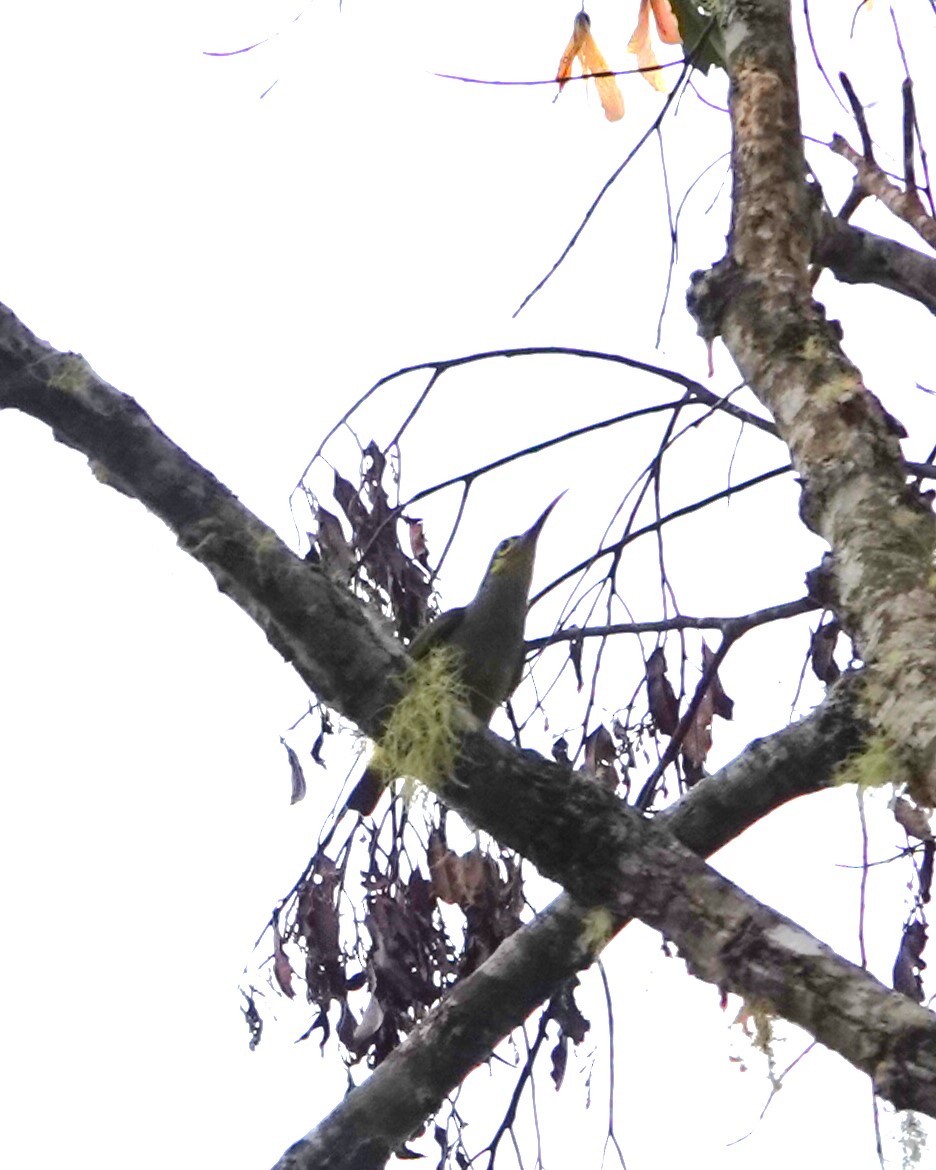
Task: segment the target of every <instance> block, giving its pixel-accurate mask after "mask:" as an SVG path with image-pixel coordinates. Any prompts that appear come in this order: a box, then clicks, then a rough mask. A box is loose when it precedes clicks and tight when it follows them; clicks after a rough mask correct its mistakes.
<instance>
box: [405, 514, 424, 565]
mask: <svg viewBox="0 0 936 1170" xmlns="http://www.w3.org/2000/svg"><path fill="white" fill-rule="evenodd" d="M402 519H403V522H404V523H405V524H406V526H407V528H408V529H409V542H410V552H411V553H412V554H413V559H414V560H417V561H419V563H420V564H421V565H422V566H423V568H428V567H429V545H428V544H427V543H426V534H425V532H424V531H423V522H422V520H421V519H417V518H416V517H414V516H404V517H403V518H402Z"/></svg>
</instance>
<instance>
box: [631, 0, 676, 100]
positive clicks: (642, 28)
mask: <svg viewBox="0 0 936 1170" xmlns="http://www.w3.org/2000/svg"><path fill="white" fill-rule="evenodd" d="M651 11H652V12H653V22H654V24H655V25H656V30H657V35H658V36H659V38H660V40H661V41H662V42H663V43H664V45H678V44H679V43H680V42H681V40H682V37H680V35H679V25H678V24H677V23H676V17H675V16H674V15H673V10H672V8H670V5H669V0H640V10H639V11H638V13H637V27H636V28H635V29H634V35H633V36H632V37H631V39H630V42H629V43H628V46H627V51H628V53H633V54H634V56H635V57H636V58H637V65H638V67H639V68H641V69H651V70H653V72H651V73H645V74H644V75H643V76H644V77H645V78H646V79H647V81H649V82H650V84H651V85H652V86H653V88H654V89H658V90H659V91H660V93H667V92H668V91H667V88H666V82H665V81H664V80H663V74H662V73H661V72H660V70H659V69H657V68H655V66H656V65H657V64H658V62H657V59H656V54H655V53H654V51H653V46H652V45H651V44H650V13H651Z"/></svg>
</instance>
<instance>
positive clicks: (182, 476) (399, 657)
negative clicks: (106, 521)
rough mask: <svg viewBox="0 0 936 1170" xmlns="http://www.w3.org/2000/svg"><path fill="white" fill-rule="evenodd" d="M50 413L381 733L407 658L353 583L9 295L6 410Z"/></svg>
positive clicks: (4, 343) (274, 639)
mask: <svg viewBox="0 0 936 1170" xmlns="http://www.w3.org/2000/svg"><path fill="white" fill-rule="evenodd" d="M3 407H14V408H15V409H17V410H21V411H23V412H24V413H25V414H29V415H31V416H32V417H33V418H37V419H39V420H40V421H41V422H44V423H47V424H48V425H49V426H50V427H51V428H52V431H53V434H54V435H55V438H56V439H58V440H59V442H62V443H65V444H67V445H68V446H69V447H74V448H75V449H77V450H78V451H81V452H83V453H84V454H85V455H87V456H88V461H89V463H90V465H91V469H92V471H93V472H94V474H95V475H96V476H97V477H98V479H100V480H101V481H102V482H103V483H105V484H107V485H108V486H110V487H113V488H115V489H116V490H118V491H120V492H123V493H124V494H125V495H128V496H131V497H132V498H134V499H137V500H139V501H140V502H141V503H142V504H144V505H145V506H146V507H147V508H148V509H149V510H150V511H151V512H153V513H154V514H155V515H156V516H158V517H159V518H160V519H161V520H163V521H164V522H165V523H166V525H167V526H168V527H169V528H170V529H171V530H172V531H173V532H174V533H175V535H176V537H177V538H178V541H179V544H180V546H181V547H182V548H183V549H184V550H185V552H187V553H189V554H190V555H191V556H193V557H194V558H195V559H196V560H197V561H200V562H201V564H203V565H204V566H205V568H206V569H208V571H209V572H210V573H211V574H212V576H213V577H214V578H215V581H216V582H217V584H218V588H219V589H220V590H221V591H222V592H223V593H226V594H227V595H228V596H229V597H231V598H233V600H234V601H236V602H237V604H238V605H239V606H240V607H241V608H242V609H243V610H244V611H245V612H246V613H247V614H248V615H249V616H250V617H251V618H253V620H254V621H255V622H256V623H257V625H258V626H259V627H260V628H261V629H262V630H263V632H264V633H265V634H266V636H267V638H268V639H269V641H270V643H271V644H272V645H273V646H274V647H275V649H276V650H278V651H279V653H280V654H282V656H283V657H284V658H285V659H286V661H287V662H289V663H290V664H291V665H292V666H294V667H295V669H296V670H297V671H298V673H299V674H300V676H301V677H302V678H303V680H304V681H305V682H306V683H307V684H308V685H309V687H311V688H312V690H314V691H315V692H316V694H318V695H319V696H320V697H321V699H322V700H323V701H324V702H326V703H328V704H329V705H331V706H334V707H335V708H336V709H337V710H339V711H341V712H342V713H343V714H345V715H347V716H349V717H350V718H351V719H353V720H354V721H355V722H356V723H357V724H358V726H359V727H361V728H362V730H364V731H366V732H368V733H369V734H373V733H374V732H375V731H377V730H378V729H379V726H380V713H381V711H383V710H384V709H385V708H386V707H387V706H388V704H389V703H390V702H391V700H392V697H393V691H392V689H391V688H392V681H390V680H392V678H393V677H394V675H395V674H398V673H399V671H400V670H401V669H403V668H404V667H405V666H406V663H407V661H408V660H407V658H406V656H405V654H404V652H403V650H402V648H401V646H400V645H399V643H398V642H396V641H395V640H394V639H393V638H391V637H389V636H388V635H387V634H386V633H384V632H383V631H382V630H381V628H380V627H379V624H378V623H377V622H376V621H375V620H374V619H373V617H372V615H371V614H370V612H369V611H368V610H367V609H366V607H365V606H363V605H362V604H361V603H360V602H358V601H357V599H356V598H354V597H353V596H352V595H351V594H350V593H349V592H348V590H347V589H344V588H342V587H340V586H339V585H337V584H335V582H333V581H331V580H330V579H329V578H328V577H327V576H326V574H325V573H323V572H322V571H321V570H319V569H318V568H317V567H315V566H313V565H310V564H309V563H308V562H306V561H303V560H302V559H301V558H299V557H297V556H296V555H295V554H294V553H293V552H291V551H290V550H289V549H288V548H287V547H286V545H285V544H283V542H282V541H281V540H280V539H279V537H278V536H277V535H276V533H275V532H273V531H272V530H271V529H270V528H268V527H267V526H266V525H265V524H263V523H262V522H261V521H260V520H258V519H257V517H256V516H254V515H253V513H252V512H250V511H249V510H248V509H247V508H245V507H244V506H243V504H241V503H240V501H239V500H238V499H237V497H236V496H235V495H234V494H233V493H232V492H231V491H229V490H228V488H226V487H224V485H223V484H220V483H219V482H218V481H217V480H216V479H215V477H214V476H213V475H211V473H210V472H208V471H206V470H205V468H204V467H202V466H201V465H200V464H198V463H196V462H195V460H194V459H192V458H191V457H190V456H188V455H187V454H186V453H185V452H184V451H182V450H181V449H180V448H179V447H177V446H176V445H175V443H173V442H172V441H171V440H170V439H169V438H168V437H167V436H166V435H165V434H163V432H162V431H161V430H160V429H159V428H158V427H157V426H156V424H155V423H154V422H153V420H152V419H151V418H150V417H149V415H148V414H147V413H146V411H144V410H143V408H142V407H141V406H139V405H138V404H137V403H136V402H135V401H134V399H132V398H130V397H128V396H127V395H125V394H122V393H121V392H120V391H119V390H115V389H114V388H113V386H110V385H108V384H107V383H106V382H105V381H104V380H103V379H102V378H99V377H98V376H97V375H96V374H95V373H94V371H93V370H92V369H91V367H90V366H89V365H88V364H87V362H85V360H84V359H83V358H82V357H80V356H79V355H78V354H62V353H59V352H58V351H57V350H55V349H53V348H52V347H51V346H50V345H48V344H47V343H46V342H44V341H40V340H39V339H38V338H37V337H35V336H34V335H33V334H32V333H31V332H30V331H29V330H28V329H27V328H26V326H25V325H23V324H22V322H20V321H19V320H18V319H17V318H16V316H15V315H14V314H13V313H12V312H11V311H10V310H9V309H7V308H6V307H5V306H2V305H0V408H3Z"/></svg>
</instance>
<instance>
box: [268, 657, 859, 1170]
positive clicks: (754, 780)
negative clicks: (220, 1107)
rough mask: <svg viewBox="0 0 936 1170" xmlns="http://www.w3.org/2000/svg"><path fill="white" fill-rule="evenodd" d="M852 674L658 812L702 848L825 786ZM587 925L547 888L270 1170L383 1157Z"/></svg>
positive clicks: (847, 749) (582, 960)
mask: <svg viewBox="0 0 936 1170" xmlns="http://www.w3.org/2000/svg"><path fill="white" fill-rule="evenodd" d="M856 683H857V680H856V679H851V680H848V681H846V680H843V681H842V683H840V684H839V686H837V687H836V688H835V690H834V691H833V692H831V693H830V695H829V697H828V698H827V699H826V701H825V702H824V703H823V704H822V705H821V706H820V707H819V708H817V710H816V711H814V712H813V713H812V714H811V715H809V716H808V717H807V718H806V719H804V720H802V721H801V722H800V723H798V724H795V725H793V726H791V727H786V728H784V729H783V730H782V731H780V732H777V733H776V734H775V735H772V736H769V737H767V738H766V739H762V740H757V741H755V742H754V743H752V744H751V745H750V746H749V747H748V748H747V749H746V750H745V751H744V752H742V754H741V755H740V756H739V757H738V759H737V760H735V761H734V762H733V763H731V764H729V765H728V766H727V767H725V768H723V769H722V770H721V771H720V772H718V773H716V774H715V775H713V776H710V777H708V778H706V779H705V780H703V781H701V782H700V783H699V784H698V785H697V786H696V787H695V788H694V789H692V791H691V792H689V793H688V794H687V795H686V796H684V797H683V798H682V799H681V800H679V801H678V802H677V803H676V804H674V805H671V806H670V808H668V809H666V810H665V811H664V812H663V813H661V814H660V816H659V819H660V820H661V821H663V822H665V823H666V825H667V826H668V827H669V828H670V829H671V830H672V832H673V833H674V835H675V836H676V837H677V838H678V839H679V840H680V841H682V843H683V844H684V845H687V846H688V847H689V848H690V849H692V850H693V851H695V852H696V853H699V854H702V855H708V854H710V853H714V852H715V851H716V850H717V849H720V848H721V847H722V846H723V845H726V844H727V843H728V841H730V840H732V839H733V838H734V837H736V836H738V835H739V834H740V833H742V832H743V831H744V830H745V829H746V828H749V827H750V826H751V825H752V824H753V823H754V822H755V821H757V820H759V819H760V818H761V817H763V816H766V815H767V814H768V813H770V812H772V811H773V810H774V809H776V808H779V807H780V806H781V805H782V804H785V803H786V802H787V801H789V800H792V799H794V798H795V797H797V796H802V795H805V794H807V793H810V792H815V791H818V790H819V789H821V788H824V787H827V786H828V785H829V784H830V783H831V782H832V778H833V776H834V773H835V770H836V768H837V767H839V766H840V764H841V763H842V762H843V760H844V759H845V758H846V757H847V756H848V755H850V754H851V753H852V752H854V751H856V750H858V748H859V747H860V744H861V739H862V734H863V733H862V729H861V727H860V725H859V724H858V723H857V722H856V719H855V714H854V690H855V686H856ZM625 925H626V921H623V920H622V921H620V922H617V923H615V928H616V929H621V928H623V926H625ZM587 931H588V914H587V911H585V910H583V909H582V908H581V907H580V906H578V905H577V904H576V903H575V902H573V901H572V899H571V898H570V897H569V896H568V895H567V894H563V895H561V896H560V897H559V898H557V899H556V901H555V902H553V903H552V905H551V906H549V907H548V908H547V909H546V910H544V911H543V912H542V913H541V914H539V915H538V916H537V917H536V918H535V919H534V921H533V922H531V923H529V924H528V925H526V926H523V927H521V928H520V930H518V931H517V932H516V933H515V934H513V935H511V937H510V938H508V939H507V940H506V942H504V943H503V944H502V945H501V946H500V947H499V948H498V949H497V950H496V951H495V952H494V954H493V955H492V956H491V958H490V959H488V961H487V962H486V963H484V964H483V966H482V967H480V968H479V969H478V970H477V971H476V972H474V974H472V975H470V976H469V977H468V978H467V979H464V980H462V981H461V982H460V983H459V984H458V985H457V986H456V987H455V988H454V989H453V990H452V992H451V993H450V994H449V995H448V996H447V997H446V999H445V1000H444V1001H443V1002H442V1003H441V1004H440V1005H439V1006H438V1007H437V1008H436V1009H435V1010H434V1011H432V1012H431V1013H430V1014H429V1015H428V1016H426V1018H425V1019H424V1020H423V1021H421V1023H420V1024H419V1026H418V1027H417V1028H416V1029H415V1030H414V1032H413V1033H412V1034H411V1035H410V1036H409V1037H407V1039H406V1040H405V1041H404V1043H403V1044H402V1045H401V1046H400V1047H399V1048H397V1049H396V1050H395V1051H394V1052H393V1053H391V1055H390V1056H389V1057H388V1058H387V1059H386V1060H385V1061H384V1062H383V1063H382V1064H381V1065H380V1066H379V1067H378V1068H377V1069H375V1071H374V1072H373V1073H372V1074H371V1076H370V1077H369V1078H368V1079H367V1080H366V1081H365V1082H364V1083H363V1084H362V1085H361V1086H360V1087H358V1088H357V1089H355V1090H353V1092H351V1093H349V1094H348V1096H346V1097H345V1098H344V1100H343V1101H342V1102H341V1103H340V1104H339V1105H338V1106H337V1107H336V1108H335V1109H334V1110H333V1112H332V1113H330V1114H329V1115H328V1117H327V1118H325V1119H324V1120H323V1121H322V1122H321V1123H320V1124H319V1125H318V1126H316V1128H315V1129H314V1130H312V1132H311V1133H309V1134H307V1135H306V1136H305V1138H303V1139H302V1141H300V1142H298V1143H296V1145H295V1146H294V1147H292V1150H291V1151H289V1152H288V1153H287V1154H285V1155H284V1157H283V1159H282V1160H281V1161H280V1162H279V1163H278V1165H277V1168H276V1170H311V1168H312V1167H316V1168H321V1167H325V1166H328V1167H330V1170H367V1168H368V1167H369V1166H374V1167H378V1166H382V1165H383V1164H384V1162H385V1161H386V1156H387V1154H388V1153H389V1151H390V1150H392V1149H394V1148H396V1147H398V1146H399V1145H400V1144H401V1143H402V1142H403V1141H404V1140H405V1139H406V1138H407V1137H408V1136H409V1135H410V1134H411V1133H413V1132H414V1131H415V1130H416V1129H417V1128H418V1126H419V1125H421V1124H422V1123H423V1121H424V1120H425V1118H426V1117H427V1116H430V1115H431V1114H432V1113H434V1112H435V1111H436V1110H437V1109H438V1107H439V1106H440V1105H441V1103H442V1101H443V1100H444V1098H445V1097H446V1095H447V1094H448V1093H449V1092H451V1091H452V1089H453V1088H454V1087H455V1086H456V1085H458V1084H459V1083H460V1082H461V1081H462V1080H464V1078H465V1077H466V1076H467V1075H468V1074H469V1073H470V1072H471V1071H472V1069H473V1068H475V1067H476V1066H477V1065H478V1064H480V1063H481V1062H482V1061H484V1060H486V1059H487V1058H488V1057H489V1056H490V1054H491V1052H492V1051H493V1049H494V1048H495V1047H496V1046H497V1044H499V1043H500V1041H501V1040H503V1039H504V1038H505V1037H506V1036H507V1035H509V1033H510V1032H511V1031H512V1030H513V1029H514V1028H515V1027H517V1026H518V1025H519V1024H520V1023H522V1022H523V1020H524V1019H526V1017H527V1016H528V1015H529V1014H530V1013H531V1012H533V1011H534V1010H535V1009H536V1008H537V1007H538V1006H539V1005H540V1004H541V1003H542V1002H543V1001H544V1000H546V999H547V998H549V996H551V995H552V994H553V993H554V992H555V991H556V989H557V988H558V987H559V986H561V984H562V983H563V982H565V981H566V980H567V979H569V978H571V977H572V976H574V975H576V974H577V973H578V972H579V971H581V970H582V969H583V968H585V967H587V966H589V965H590V964H591V962H592V958H593V954H592V952H591V950H590V949H589V947H588V946H587V945H585V943H584V941H583V940H584V939H585V938H586V937H587ZM368 1159H371V1160H370V1161H368Z"/></svg>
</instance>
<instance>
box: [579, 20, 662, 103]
mask: <svg viewBox="0 0 936 1170" xmlns="http://www.w3.org/2000/svg"><path fill="white" fill-rule="evenodd" d="M663 2H664V3H666V0H663ZM576 57H578V59H579V63H580V64H581V66H582V76H583V77H588V76H594V75H595V74H596V73H598V74H600V73H610V70H609V69H608V63H607V61H605V59H604V57H603V56H602V55H601V52H600V50H599V48H598V46H597V45H596V44H595V38H594V37H593V36H592V34H591V20H589V18H588V16H587V15H586V14H585V13H584V12H580V13H579V14H578V15H577V16H576V18H575V24H574V25H573V26H572V39H571V40H570V41H569V43H568V44H567V45H566V48H565V52H564V53H563V54H562V58H561V60H560V61H559V70H558V72H557V73H556V81H558V82H559V92H560V93H561V92H562V87H563V86H564V85H565V83H566V82H567V81H568V80H569V78H570V77H571V76H572V62H573V61H574V60H575V58H576ZM595 86H596V87H597V89H598V97H599V98H600V99H601V108H602V109H603V110H604V112H605V117H606V118H607V119H608V121H609V122H617V121H618V119H620V118H623V117H624V99H623V98H622V97H621V91H620V89H618V83H617V81H616V80H615V79H614V78H613V77H595Z"/></svg>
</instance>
